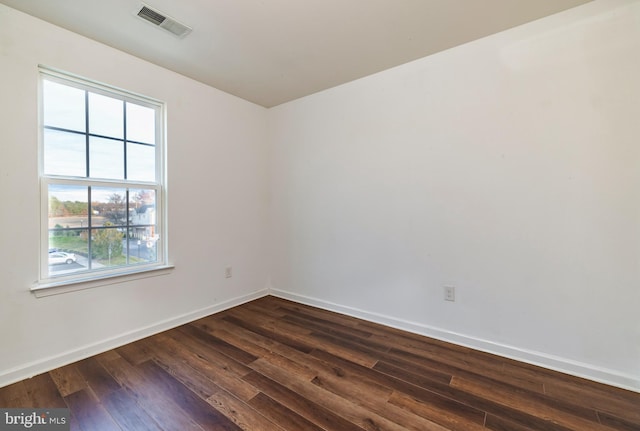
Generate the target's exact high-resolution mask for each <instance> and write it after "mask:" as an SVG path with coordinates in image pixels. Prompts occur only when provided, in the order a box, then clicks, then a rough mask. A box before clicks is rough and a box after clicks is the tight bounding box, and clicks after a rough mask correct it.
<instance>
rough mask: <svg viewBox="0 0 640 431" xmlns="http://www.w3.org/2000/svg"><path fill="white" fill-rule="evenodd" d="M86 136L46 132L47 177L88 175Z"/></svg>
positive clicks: (45, 158)
mask: <svg viewBox="0 0 640 431" xmlns="http://www.w3.org/2000/svg"><path fill="white" fill-rule="evenodd" d="M85 154H86V144H85V137H84V135H78V134H76V133H68V132H59V131H57V130H49V129H45V130H44V173H45V174H46V175H68V176H74V177H85V176H86V175H87V158H86V156H85Z"/></svg>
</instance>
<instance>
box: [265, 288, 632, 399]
mask: <svg viewBox="0 0 640 431" xmlns="http://www.w3.org/2000/svg"><path fill="white" fill-rule="evenodd" d="M269 294H270V295H273V296H276V297H279V298H283V299H288V300H291V301H294V302H299V303H301V304H306V305H310V306H313V307H317V308H322V309H325V310H329V311H335V312H337V313H341V314H346V315H348V316H352V317H357V318H360V319H364V320H367V321H370V322H375V323H380V324H382V325H386V326H390V327H393V328H397V329H401V330H404V331H408V332H412V333H415V334H420V335H424V336H427V337H431V338H435V339H438V340H442V341H446V342H449V343H453V344H457V345H460V346H465V347H469V348H472V349H476V350H480V351H483V352H487V353H492V354H495V355H499V356H503V357H506V358H509V359H514V360H517V361H521V362H526V363H528V364H532V365H537V366H540V367H543V368H548V369H551V370H555V371H560V372H562V373H566V374H570V375H573V376H576V377H582V378H585V379H588V380H593V381H596V382H599V383H604V384H607V385H610V386H616V387H619V388H623V389H628V390H631V391H634V392H640V379H639V378H638V377H637V376H631V375H626V374H622V373H619V372H617V371H615V370H609V369H605V368H600V367H596V366H593V365H590V364H586V363H581V362H577V361H573V360H570V359H566V358H562V357H558V356H554V355H549V354H546V353H542V352H536V351H532V350H527V349H522V348H518V347H514V346H509V345H505V344H500V343H495V342H493V341H489V340H483V339H480V338H475V337H471V336H468V335H464V334H458V333H455V332H451V331H447V330H444V329H440V328H435V327H432V326H428V325H424V324H422V323H416V322H410V321H407V320H403V319H399V318H396V317H392V316H387V315H384V314H379V313H372V312H369V311H366V310H361V309H358V308H354V307H348V306H344V305H340V304H335V303H332V302H329V301H324V300H322V299H318V298H312V297H308V296H304V295H299V294H297V293H292V292H286V291H283V290H279V289H273V288H271V289H270V290H269Z"/></svg>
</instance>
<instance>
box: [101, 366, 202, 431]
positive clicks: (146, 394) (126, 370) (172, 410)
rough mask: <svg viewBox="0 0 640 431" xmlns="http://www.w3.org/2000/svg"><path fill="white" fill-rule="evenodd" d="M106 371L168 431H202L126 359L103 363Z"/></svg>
mask: <svg viewBox="0 0 640 431" xmlns="http://www.w3.org/2000/svg"><path fill="white" fill-rule="evenodd" d="M102 364H103V366H104V367H105V369H106V370H107V371H108V372H109V373H110V374H111V375H112V376H113V377H114V378H115V379H116V381H117V382H118V383H119V384H120V386H122V387H124V388H125V389H126V390H127V393H128V394H129V395H130V396H131V397H132V398H133V399H134V400H135V401H136V403H138V404H139V405H140V406H141V407H142V408H143V409H144V410H145V411H146V412H147V414H148V415H149V416H151V417H152V418H153V420H154V421H155V422H156V423H157V424H159V425H160V426H161V427H162V428H163V429H164V430H166V431H173V430H185V431H186V430H188V431H202V427H200V426H199V425H197V424H196V423H195V422H194V421H192V420H191V419H190V418H189V416H188V415H187V414H186V413H185V412H184V411H183V410H182V409H181V408H180V407H179V406H178V405H176V404H175V403H174V402H173V400H172V399H171V398H168V397H167V396H166V395H165V393H164V392H162V391H160V390H158V388H157V387H156V386H155V385H154V384H153V381H149V379H148V377H145V376H144V375H143V374H141V373H140V372H139V371H138V370H137V368H135V367H134V366H133V365H131V363H129V362H128V361H127V360H126V359H124V358H118V359H114V360H110V361H104V362H102Z"/></svg>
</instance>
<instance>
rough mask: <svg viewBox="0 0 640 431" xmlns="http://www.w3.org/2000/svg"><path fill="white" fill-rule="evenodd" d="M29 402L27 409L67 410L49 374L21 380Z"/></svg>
mask: <svg viewBox="0 0 640 431" xmlns="http://www.w3.org/2000/svg"><path fill="white" fill-rule="evenodd" d="M23 382H24V387H25V389H26V391H27V397H28V398H29V400H30V404H31V405H30V406H29V407H35V408H43V409H46V408H67V404H66V403H65V401H64V399H63V397H62V395H60V392H58V388H57V387H56V384H55V383H54V381H53V379H52V378H51V376H50V375H49V373H44V374H40V375H38V376H35V377H32V378H30V379H27V380H23Z"/></svg>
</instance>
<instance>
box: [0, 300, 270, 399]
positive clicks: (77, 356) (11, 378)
mask: <svg viewBox="0 0 640 431" xmlns="http://www.w3.org/2000/svg"><path fill="white" fill-rule="evenodd" d="M268 294H269V289H262V290H259V291H257V292H253V293H250V294H247V295H243V296H239V297H237V298H232V299H229V300H227V301H224V302H220V303H218V304H214V305H210V306H207V307H204V308H201V309H199V310H196V311H192V312H189V313H185V314H181V315H179V316H175V317H171V318H169V319H166V320H163V321H160V322H157V323H154V324H152V325H149V326H145V327H143V328H139V329H136V330H133V331H130V332H126V333H124V334H120V335H118V336H115V337H112V338H108V339H106V340H102V341H98V342H95V343H91V344H87V345H85V346H82V347H80V348H77V349H73V350H69V351H67V352H64V353H61V354H58V355H54V356H50V357H48V358H43V359H39V360H37V361H33V362H30V363H27V364H24V365H20V366H19V367H15V368H12V369H9V370H7V371H3V372H2V373H0V388H1V387H4V386H7V385H10V384H12V383H15V382H18V381H20V380H24V379H27V378H31V377H33V376H37V375H38V374H42V373H45V372H47V371H50V370H53V369H55V368H58V367H63V366H65V365H68V364H71V363H73V362H76V361H80V360H82V359H86V358H88V357H90V356H93V355H97V354H100V353H103V352H106V351H108V350H111V349H115V348H117V347H120V346H124V345H125V344H128V343H131V342H133V341H137V340H140V339H142V338H145V337H148V336H151V335H154V334H157V333H159V332H162V331H166V330H168V329H172V328H175V327H177V326H180V325H184V324H185V323H189V322H192V321H194V320H197V319H201V318H203V317H206V316H209V315H211V314H214V313H218V312H220V311H224V310H227V309H229V308H232V307H235V306H237V305H241V304H244V303H246V302H249V301H253V300H254V299H258V298H261V297H263V296H266V295H268Z"/></svg>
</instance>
